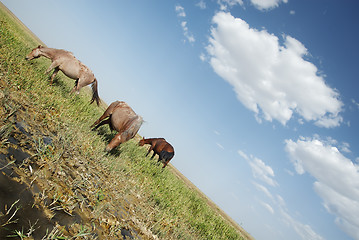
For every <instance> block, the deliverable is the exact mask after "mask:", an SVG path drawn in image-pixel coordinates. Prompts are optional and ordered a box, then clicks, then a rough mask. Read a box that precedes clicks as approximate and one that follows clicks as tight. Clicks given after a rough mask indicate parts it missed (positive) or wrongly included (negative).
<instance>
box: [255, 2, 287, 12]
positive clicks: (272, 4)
mask: <svg viewBox="0 0 359 240" xmlns="http://www.w3.org/2000/svg"><path fill="white" fill-rule="evenodd" d="M251 2H252V4H253V5H254V6H255V7H256V8H257V9H259V10H270V9H273V8H276V7H278V6H279V3H281V2H284V3H287V2H288V0H251Z"/></svg>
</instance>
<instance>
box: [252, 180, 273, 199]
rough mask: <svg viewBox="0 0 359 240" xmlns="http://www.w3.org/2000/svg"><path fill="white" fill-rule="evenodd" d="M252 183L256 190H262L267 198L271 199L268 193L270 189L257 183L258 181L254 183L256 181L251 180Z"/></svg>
mask: <svg viewBox="0 0 359 240" xmlns="http://www.w3.org/2000/svg"><path fill="white" fill-rule="evenodd" d="M253 185H254V186H255V187H256V189H257V190H258V191H261V192H263V193H264V194H265V195H266V196H267V197H268V198H270V199H272V200H273V196H272V194H271V193H270V191H269V190H268V188H266V187H265V186H263V185H261V184H259V183H256V182H253Z"/></svg>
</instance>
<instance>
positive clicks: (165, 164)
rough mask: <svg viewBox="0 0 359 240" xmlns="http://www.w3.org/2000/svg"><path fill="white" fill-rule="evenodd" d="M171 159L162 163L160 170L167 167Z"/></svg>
mask: <svg viewBox="0 0 359 240" xmlns="http://www.w3.org/2000/svg"><path fill="white" fill-rule="evenodd" d="M170 160H171V159H169V160H167V161H166V162H164V164H163V167H162V168H165V167H166V166H167V164H168V163H169V162H170Z"/></svg>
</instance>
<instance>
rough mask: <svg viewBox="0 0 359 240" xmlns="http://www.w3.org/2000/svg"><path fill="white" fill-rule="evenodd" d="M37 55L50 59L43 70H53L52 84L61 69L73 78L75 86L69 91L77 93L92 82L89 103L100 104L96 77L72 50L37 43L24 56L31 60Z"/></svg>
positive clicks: (46, 72) (47, 71) (37, 56)
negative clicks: (46, 67)
mask: <svg viewBox="0 0 359 240" xmlns="http://www.w3.org/2000/svg"><path fill="white" fill-rule="evenodd" d="M39 57H45V58H48V59H50V60H51V61H52V63H51V65H50V66H49V68H48V69H47V70H46V71H45V74H48V73H49V72H50V71H51V70H52V69H54V72H53V73H52V75H51V80H50V84H52V82H53V80H54V77H55V76H56V74H57V73H58V71H59V70H61V71H62V72H63V73H64V74H65V75H66V76H68V77H69V78H71V79H75V80H76V82H75V86H74V88H73V89H72V90H71V93H73V92H75V91H76V93H77V94H79V92H80V89H81V88H82V87H84V86H87V85H89V84H91V83H92V99H91V102H90V104H91V103H93V102H94V101H95V100H96V103H97V106H99V104H100V97H99V95H98V91H97V79H96V78H95V75H94V74H93V73H92V71H91V70H90V69H89V68H88V67H87V66H85V65H84V64H83V63H82V62H80V61H79V60H78V59H77V58H75V56H74V55H73V54H72V52H68V51H66V50H63V49H55V48H47V47H43V46H41V45H39V46H38V47H37V48H34V49H32V51H31V52H30V53H29V54H28V55H27V56H26V60H32V59H35V58H39Z"/></svg>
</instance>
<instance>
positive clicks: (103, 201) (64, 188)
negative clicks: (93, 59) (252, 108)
mask: <svg viewBox="0 0 359 240" xmlns="http://www.w3.org/2000/svg"><path fill="white" fill-rule="evenodd" d="M0 21H1V22H0V34H1V35H0V100H1V101H0V110H1V111H0V114H1V119H2V120H1V122H0V134H1V135H0V140H1V152H2V153H4V154H8V149H9V148H11V147H14V148H15V146H13V145H14V144H13V143H11V141H9V139H10V138H11V137H13V138H21V141H25V142H24V144H23V145H24V146H26V147H23V149H25V148H26V149H25V150H26V152H27V153H28V154H29V155H31V156H32V157H31V158H29V159H26V161H25V163H23V164H22V165H20V166H19V165H14V164H13V166H11V167H12V170H13V171H14V172H16V173H17V174H18V176H19V179H20V180H19V181H20V182H23V183H26V184H27V185H28V186H29V188H30V189H32V187H33V185H34V184H36V185H37V188H40V189H41V191H39V190H38V191H37V193H38V192H41V193H42V194H41V195H40V194H38V195H36V193H35V194H34V195H35V203H34V205H36V207H37V208H39V209H42V210H43V211H44V212H46V211H48V212H50V213H48V214H47V218H48V219H49V220H50V224H49V226H53V229H52V230H53V232H54V231H55V232H56V231H58V232H57V236H58V237H59V236H61V237H65V238H66V237H70V236H80V235H81V234H82V235H81V236H82V238H84V239H90V238H95V237H98V238H104V239H106V238H121V237H123V236H124V235H123V231H124V229H126V230H129V231H130V233H131V234H132V236H133V237H135V238H142V239H154V238H157V237H158V238H160V239H250V236H249V235H248V234H246V233H245V231H244V230H243V229H241V228H240V227H239V226H236V225H235V224H231V223H230V222H229V221H228V219H229V218H228V219H225V218H224V217H223V216H226V215H225V214H223V213H222V215H221V214H220V212H219V211H218V208H217V207H213V206H215V205H212V206H211V205H209V204H208V199H206V198H205V197H204V196H202V195H201V194H200V193H199V192H198V191H197V190H196V188H193V187H192V188H189V187H188V186H187V185H186V183H185V182H184V181H183V180H182V178H183V176H182V177H181V178H179V177H178V176H180V174H175V173H174V171H171V167H170V168H167V169H165V170H164V171H162V170H161V168H160V166H158V165H157V164H154V162H153V161H151V160H150V159H148V158H145V157H144V155H145V152H146V149H145V148H141V147H138V146H137V144H136V141H135V140H131V141H129V142H127V143H125V144H123V145H122V146H121V147H120V148H118V149H117V150H116V151H115V152H114V153H112V154H109V155H105V154H104V152H103V149H104V146H105V144H106V142H108V141H109V139H111V137H112V136H113V133H110V132H109V131H108V130H107V128H105V127H102V128H100V130H99V134H97V133H96V132H91V131H89V126H90V125H91V124H92V123H93V122H94V121H95V120H96V119H97V118H98V117H99V116H100V115H101V114H102V112H103V109H100V108H97V107H96V106H95V105H89V104H88V102H89V100H90V96H89V94H88V93H86V91H82V93H81V94H80V96H74V95H69V91H70V89H71V87H72V85H73V81H72V80H70V79H68V78H66V77H64V76H63V75H62V74H59V77H57V81H56V82H55V83H54V85H53V86H49V84H48V76H45V74H44V71H45V70H46V68H47V66H48V64H49V61H48V60H46V59H41V58H40V59H37V60H34V61H32V62H26V61H25V60H24V56H25V55H26V54H27V53H28V52H29V51H30V50H31V49H32V48H33V47H35V46H37V45H38V44H39V40H38V39H37V38H36V37H34V36H33V35H31V34H30V33H29V32H28V30H27V29H26V28H24V26H22V25H21V24H19V22H17V21H16V20H14V19H13V18H12V17H11V16H9V15H8V14H7V13H6V11H5V10H4V9H3V8H1V11H0ZM84 62H85V61H84ZM99 87H101V80H99ZM19 122H25V124H26V126H27V128H28V129H29V132H31V136H25V135H24V134H22V135H21V131H19V129H18V127H17V126H18V125H16V124H17V123H19ZM19 136H20V137H19ZM43 136H47V137H50V138H51V140H52V141H51V144H50V145H46V144H44V140H43V139H44V137H43ZM19 141H20V140H19ZM21 141H20V144H19V143H17V145H20V146H21V145H22V143H21ZM17 147H18V146H17ZM25 150H24V151H25ZM10 160H11V159H9V160H8V163H9V164H10V163H11V161H10ZM24 166H25V167H24ZM31 166H32V167H31ZM32 169H34V171H32ZM33 193H34V191H33ZM80 193H81V197H79V194H80ZM46 198H47V199H50V200H51V201H50V203H48V202H46V201H44V199H46ZM51 203H54V205H56V206H58V207H59V209H60V211H61V212H66V213H70V214H72V215H75V214H76V216H79V218H80V219H81V220H79V221H73V222H71V224H68V225H67V226H66V229H64V228H63V225H65V224H64V223H63V222H61V221H55V220H54V219H55V217H56V216H60V215H61V214H60V212H57V211H55V210H58V209H55V210H54V209H53V208H51ZM83 203H86V204H83ZM37 205H38V206H37ZM1 207H2V208H3V206H1ZM118 209H125V210H126V211H122V212H121V211H120V210H118ZM0 210H1V211H2V212H3V213H4V209H0ZM56 214H57V215H56ZM1 217H3V218H4V217H6V216H4V214H3V215H1V214H0V223H1ZM61 223H62V224H61ZM51 224H52V225H51ZM0 226H1V225H0ZM17 227H19V229H20V228H21V227H24V226H17ZM54 229H55V230H54ZM84 229H85V230H84ZM0 230H1V229H0ZM49 230H51V229H49ZM84 232H85V233H86V234H83V233H84ZM33 234H34V233H33ZM33 234H30V236H29V239H31V235H33Z"/></svg>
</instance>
